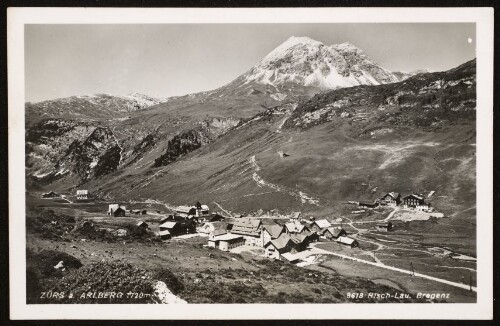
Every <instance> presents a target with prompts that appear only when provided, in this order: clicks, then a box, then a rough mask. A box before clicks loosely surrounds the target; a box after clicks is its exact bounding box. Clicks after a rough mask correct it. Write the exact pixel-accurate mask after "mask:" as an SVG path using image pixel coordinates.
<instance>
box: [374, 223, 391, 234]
mask: <svg viewBox="0 0 500 326" xmlns="http://www.w3.org/2000/svg"><path fill="white" fill-rule="evenodd" d="M377 230H378V231H384V232H388V231H392V223H391V222H387V223H380V224H377Z"/></svg>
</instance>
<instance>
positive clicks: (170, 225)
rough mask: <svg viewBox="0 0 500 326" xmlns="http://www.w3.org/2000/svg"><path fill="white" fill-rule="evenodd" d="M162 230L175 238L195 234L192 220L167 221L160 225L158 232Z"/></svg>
mask: <svg viewBox="0 0 500 326" xmlns="http://www.w3.org/2000/svg"><path fill="white" fill-rule="evenodd" d="M164 230H167V231H168V232H170V234H171V235H172V236H173V237H175V236H178V235H182V234H190V233H195V232H196V225H195V224H194V222H193V221H192V220H183V221H168V222H165V223H163V224H161V225H160V231H164Z"/></svg>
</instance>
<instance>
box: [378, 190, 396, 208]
mask: <svg viewBox="0 0 500 326" xmlns="http://www.w3.org/2000/svg"><path fill="white" fill-rule="evenodd" d="M379 203H380V205H387V206H397V205H399V203H401V194H400V193H399V192H388V193H385V194H383V195H382V196H380V199H379Z"/></svg>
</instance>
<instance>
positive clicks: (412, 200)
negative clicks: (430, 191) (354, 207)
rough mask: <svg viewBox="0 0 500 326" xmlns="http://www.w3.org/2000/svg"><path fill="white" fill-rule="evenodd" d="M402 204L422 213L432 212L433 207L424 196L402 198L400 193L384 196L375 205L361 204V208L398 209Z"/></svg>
mask: <svg viewBox="0 0 500 326" xmlns="http://www.w3.org/2000/svg"><path fill="white" fill-rule="evenodd" d="M400 204H402V206H403V208H405V209H413V210H416V211H421V212H432V211H433V207H432V205H431V203H426V202H425V198H424V196H423V195H422V194H410V195H407V196H405V197H402V196H401V194H400V193H398V192H388V193H386V194H384V195H382V196H381V197H380V198H379V199H378V200H376V201H375V202H373V203H367V202H359V203H358V207H359V208H367V209H373V208H376V207H378V206H391V207H396V206H399V205H400Z"/></svg>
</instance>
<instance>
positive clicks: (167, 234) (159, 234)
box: [158, 230, 172, 240]
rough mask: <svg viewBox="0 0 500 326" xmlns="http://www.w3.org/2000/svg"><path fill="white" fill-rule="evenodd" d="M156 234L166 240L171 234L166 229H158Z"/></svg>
mask: <svg viewBox="0 0 500 326" xmlns="http://www.w3.org/2000/svg"><path fill="white" fill-rule="evenodd" d="M158 236H159V237H160V239H162V240H167V239H170V238H172V235H171V234H170V232H169V231H168V230H163V231H159V232H158Z"/></svg>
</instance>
